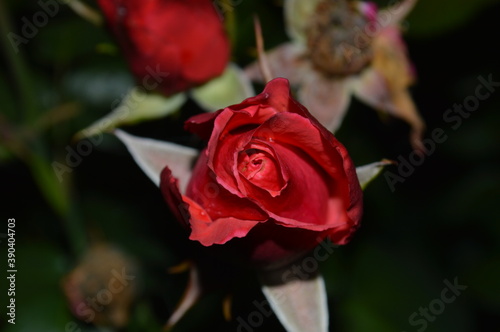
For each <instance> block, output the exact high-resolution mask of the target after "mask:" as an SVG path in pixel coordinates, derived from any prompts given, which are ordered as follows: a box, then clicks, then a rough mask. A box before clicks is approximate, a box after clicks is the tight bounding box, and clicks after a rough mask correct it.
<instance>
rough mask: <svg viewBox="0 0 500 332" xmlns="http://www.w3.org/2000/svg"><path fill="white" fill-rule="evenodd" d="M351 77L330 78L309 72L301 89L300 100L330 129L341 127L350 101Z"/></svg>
mask: <svg viewBox="0 0 500 332" xmlns="http://www.w3.org/2000/svg"><path fill="white" fill-rule="evenodd" d="M350 81H351V80H350V79H348V78H345V79H330V78H326V77H324V76H323V75H321V74H320V73H318V72H313V71H311V72H309V73H308V75H307V77H305V78H304V81H303V84H302V86H301V87H300V89H299V92H298V95H299V100H300V102H301V103H302V104H304V105H306V106H307V108H308V109H309V112H311V114H312V115H313V116H314V117H315V118H316V119H317V120H318V121H319V122H320V123H321V124H322V125H323V126H325V127H326V128H327V129H328V130H330V131H335V130H337V129H338V128H339V127H340V124H341V123H342V120H343V119H344V116H345V113H346V111H347V108H348V107H349V102H350V98H351V96H350V91H351V87H350Z"/></svg>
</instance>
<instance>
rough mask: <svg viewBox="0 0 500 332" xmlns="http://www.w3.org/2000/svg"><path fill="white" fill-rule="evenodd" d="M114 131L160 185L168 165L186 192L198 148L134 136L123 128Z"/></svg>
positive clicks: (143, 169)
mask: <svg viewBox="0 0 500 332" xmlns="http://www.w3.org/2000/svg"><path fill="white" fill-rule="evenodd" d="M114 133H115V135H116V136H117V137H118V138H119V139H120V140H121V141H122V142H123V144H125V146H126V147H127V149H128V150H129V152H130V154H131V155H132V157H133V158H134V160H135V162H136V163H137V165H139V167H140V168H141V169H142V171H143V172H144V173H146V175H147V176H148V177H149V178H150V179H151V181H153V182H154V183H155V184H156V185H157V186H158V187H159V186H160V173H161V171H162V170H163V169H164V168H165V166H168V167H169V168H170V170H171V171H172V175H173V176H174V177H175V178H177V179H178V180H179V188H180V191H181V193H184V192H185V189H186V187H187V184H188V182H189V179H190V178H191V165H192V164H193V161H194V160H195V159H196V157H197V156H198V151H197V150H196V149H192V148H189V147H186V146H182V145H178V144H174V143H169V142H164V141H158V140H154V139H150V138H143V137H137V136H133V135H130V134H127V133H126V132H124V131H122V130H115V132H114Z"/></svg>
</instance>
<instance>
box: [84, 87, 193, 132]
mask: <svg viewBox="0 0 500 332" xmlns="http://www.w3.org/2000/svg"><path fill="white" fill-rule="evenodd" d="M186 100H187V97H186V95H185V94H184V93H178V94H176V95H173V96H170V97H165V96H163V95H160V94H157V93H146V92H144V91H143V90H142V89H141V88H133V89H132V90H130V91H129V93H128V94H127V95H126V96H125V98H124V99H123V100H122V102H121V103H120V105H119V106H118V107H117V108H115V109H114V110H113V111H112V112H111V113H110V114H108V115H106V116H105V117H103V118H101V119H99V120H97V121H96V122H94V123H93V124H91V125H90V126H89V127H87V128H85V129H82V130H81V131H79V132H78V133H77V134H76V138H77V139H81V138H84V137H90V136H93V135H97V134H101V133H103V132H109V131H110V130H112V129H114V128H117V127H120V126H122V125H130V124H134V123H138V122H142V121H146V120H153V119H157V118H160V117H164V116H167V115H169V114H172V113H174V112H176V111H178V110H179V109H180V108H181V106H182V105H183V104H184V103H185V102H186Z"/></svg>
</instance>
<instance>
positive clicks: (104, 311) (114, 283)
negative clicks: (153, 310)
mask: <svg viewBox="0 0 500 332" xmlns="http://www.w3.org/2000/svg"><path fill="white" fill-rule="evenodd" d="M137 275H138V268H137V264H136V262H135V261H134V260H133V259H131V258H130V257H128V256H127V255H126V254H125V253H124V252H122V251H121V250H120V249H118V248H116V247H114V246H112V245H109V244H106V243H98V244H94V245H93V246H92V247H90V248H89V249H88V251H87V252H86V253H85V255H84V257H83V258H82V260H81V261H80V262H79V263H78V265H77V266H76V267H75V268H74V269H73V270H72V271H71V272H70V273H69V274H68V275H66V277H65V278H64V279H63V282H62V286H63V289H64V293H65V295H66V298H67V300H68V304H69V307H70V309H71V311H72V312H73V314H74V315H75V317H77V318H78V319H80V320H81V321H84V322H85V323H92V324H94V325H96V326H101V327H109V328H123V327H124V326H126V325H127V323H128V320H129V315H130V311H131V307H132V305H133V303H134V300H135V297H136V296H137V291H138V287H137V286H138V280H137V279H138V278H137Z"/></svg>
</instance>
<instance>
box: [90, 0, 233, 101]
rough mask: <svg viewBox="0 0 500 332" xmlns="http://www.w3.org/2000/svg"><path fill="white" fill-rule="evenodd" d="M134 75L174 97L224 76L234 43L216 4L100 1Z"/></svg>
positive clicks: (177, 0) (185, 0)
mask: <svg viewBox="0 0 500 332" xmlns="http://www.w3.org/2000/svg"><path fill="white" fill-rule="evenodd" d="M98 2H99V5H100V6H101V8H102V10H103V12H104V15H105V17H106V20H107V24H108V26H109V28H110V29H111V31H112V33H113V34H114V35H115V37H116V38H117V40H118V43H119V45H120V47H121V48H122V50H123V53H124V55H125V57H126V59H127V61H128V63H129V65H130V67H131V70H132V72H133V73H134V75H135V76H136V78H137V79H138V81H139V83H141V84H143V85H144V86H145V88H146V89H149V90H151V89H154V90H158V91H160V92H162V93H164V94H166V95H171V94H174V93H177V92H180V91H184V90H187V89H189V88H191V87H194V86H196V85H200V84H202V83H204V82H206V81H208V80H210V79H211V78H214V77H216V76H219V75H220V74H221V73H222V71H223V70H224V68H225V67H226V64H227V62H228V59H229V42H228V39H227V36H226V34H225V32H224V27H223V25H222V23H221V19H220V17H219V14H218V13H217V11H216V9H215V8H214V6H213V4H212V1H211V0H98Z"/></svg>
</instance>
